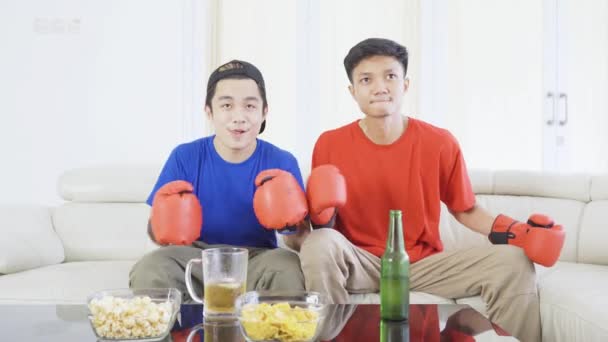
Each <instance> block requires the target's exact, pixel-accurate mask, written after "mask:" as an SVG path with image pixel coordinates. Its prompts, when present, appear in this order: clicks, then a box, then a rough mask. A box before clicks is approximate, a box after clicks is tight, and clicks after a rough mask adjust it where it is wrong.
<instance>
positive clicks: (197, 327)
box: [186, 323, 204, 342]
mask: <svg viewBox="0 0 608 342" xmlns="http://www.w3.org/2000/svg"><path fill="white" fill-rule="evenodd" d="M203 326H204V325H203V323H201V324H197V325H195V326H193V327H192V329H190V333H189V334H188V337H187V338H186V342H192V339H193V338H194V335H196V332H197V331H199V330H201V329H203Z"/></svg>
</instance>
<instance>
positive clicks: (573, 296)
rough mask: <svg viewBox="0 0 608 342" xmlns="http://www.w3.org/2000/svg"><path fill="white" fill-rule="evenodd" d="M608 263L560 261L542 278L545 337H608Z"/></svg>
mask: <svg viewBox="0 0 608 342" xmlns="http://www.w3.org/2000/svg"><path fill="white" fill-rule="evenodd" d="M606 284H608V266H601V265H588V264H577V263H570V262H561V263H558V264H557V265H556V266H555V267H553V269H552V270H551V272H550V273H548V274H546V275H545V276H543V277H542V278H541V279H540V281H539V294H540V310H541V319H542V326H543V340H544V341H555V342H559V341H608V296H607V295H606Z"/></svg>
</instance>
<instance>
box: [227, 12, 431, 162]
mask: <svg viewBox="0 0 608 342" xmlns="http://www.w3.org/2000/svg"><path fill="white" fill-rule="evenodd" d="M218 6H219V9H218V16H219V18H220V20H219V22H218V25H217V37H218V38H217V41H218V45H217V62H218V64H219V63H223V62H226V61H228V60H230V59H233V58H237V59H238V58H242V59H245V60H248V61H250V62H252V63H254V64H256V65H257V66H258V67H259V68H260V69H261V71H262V73H263V74H264V77H265V80H266V85H267V93H268V101H269V107H270V109H269V116H268V125H267V127H266V131H265V132H264V134H262V136H261V138H262V139H265V140H268V141H270V142H272V143H274V144H276V145H278V146H280V147H282V148H284V149H287V150H289V151H291V152H293V153H294V155H295V156H296V157H297V158H298V160H299V162H300V168H301V169H302V171H303V173H308V171H309V169H310V161H311V154H312V148H313V145H314V143H315V141H316V139H317V137H318V136H319V135H320V134H321V133H322V132H323V131H325V130H328V129H332V128H336V127H339V126H341V125H344V124H347V123H349V122H351V121H353V120H355V119H357V118H360V117H362V116H363V114H361V113H360V111H359V108H358V107H357V105H356V103H355V102H354V100H353V99H352V98H351V96H350V94H349V92H348V89H347V87H348V84H349V83H348V78H347V76H346V73H345V71H344V66H343V59H344V57H345V56H346V54H347V53H348V50H349V49H350V48H351V47H352V46H353V45H354V44H356V43H358V42H359V41H361V40H363V39H365V38H370V37H384V38H390V39H394V40H396V41H398V42H400V43H402V44H404V45H406V46H407V47H408V48H409V49H410V59H411V61H410V65H409V67H408V70H409V71H408V76H409V77H410V79H411V84H412V87H411V91H410V93H409V95H408V97H407V99H406V103H405V105H404V111H405V112H406V113H408V114H409V115H413V116H417V115H418V110H417V109H418V84H417V81H418V76H419V65H420V52H419V48H418V45H419V32H418V31H419V30H418V22H417V17H418V15H419V0H412V1H401V0H379V1H375V2H373V3H372V2H369V1H366V0H336V1H322V0H298V1H285V0H264V1H243V0H222V1H218ZM387 8H390V9H391V10H390V11H387V10H386V9H387Z"/></svg>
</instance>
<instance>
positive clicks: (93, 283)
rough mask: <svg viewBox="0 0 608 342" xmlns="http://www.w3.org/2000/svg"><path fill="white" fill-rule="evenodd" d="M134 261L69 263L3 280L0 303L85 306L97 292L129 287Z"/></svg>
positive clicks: (17, 274)
mask: <svg viewBox="0 0 608 342" xmlns="http://www.w3.org/2000/svg"><path fill="white" fill-rule="evenodd" d="M134 264H135V262H134V261H98V262H95V261H92V262H68V263H63V264H59V265H51V266H46V267H41V268H37V269H34V270H29V271H25V272H20V273H15V274H8V275H4V276H1V277H0V303H2V304H8V303H85V302H86V298H87V296H89V295H90V294H92V293H93V292H95V291H99V290H103V289H112V288H126V287H129V271H130V270H131V267H133V265H134Z"/></svg>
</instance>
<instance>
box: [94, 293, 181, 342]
mask: <svg viewBox="0 0 608 342" xmlns="http://www.w3.org/2000/svg"><path fill="white" fill-rule="evenodd" d="M181 300H182V294H181V292H180V291H179V290H177V289H175V288H168V289H162V288H157V289H113V290H103V291H99V292H96V293H94V294H92V295H90V296H89V297H88V298H87V305H88V308H89V321H90V322H91V326H92V327H93V332H94V333H95V335H96V336H97V339H98V340H99V341H158V340H162V339H163V338H165V337H166V336H167V335H168V334H169V332H170V331H171V328H172V327H173V324H174V323H175V319H176V317H177V314H178V313H179V308H180V305H181Z"/></svg>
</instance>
